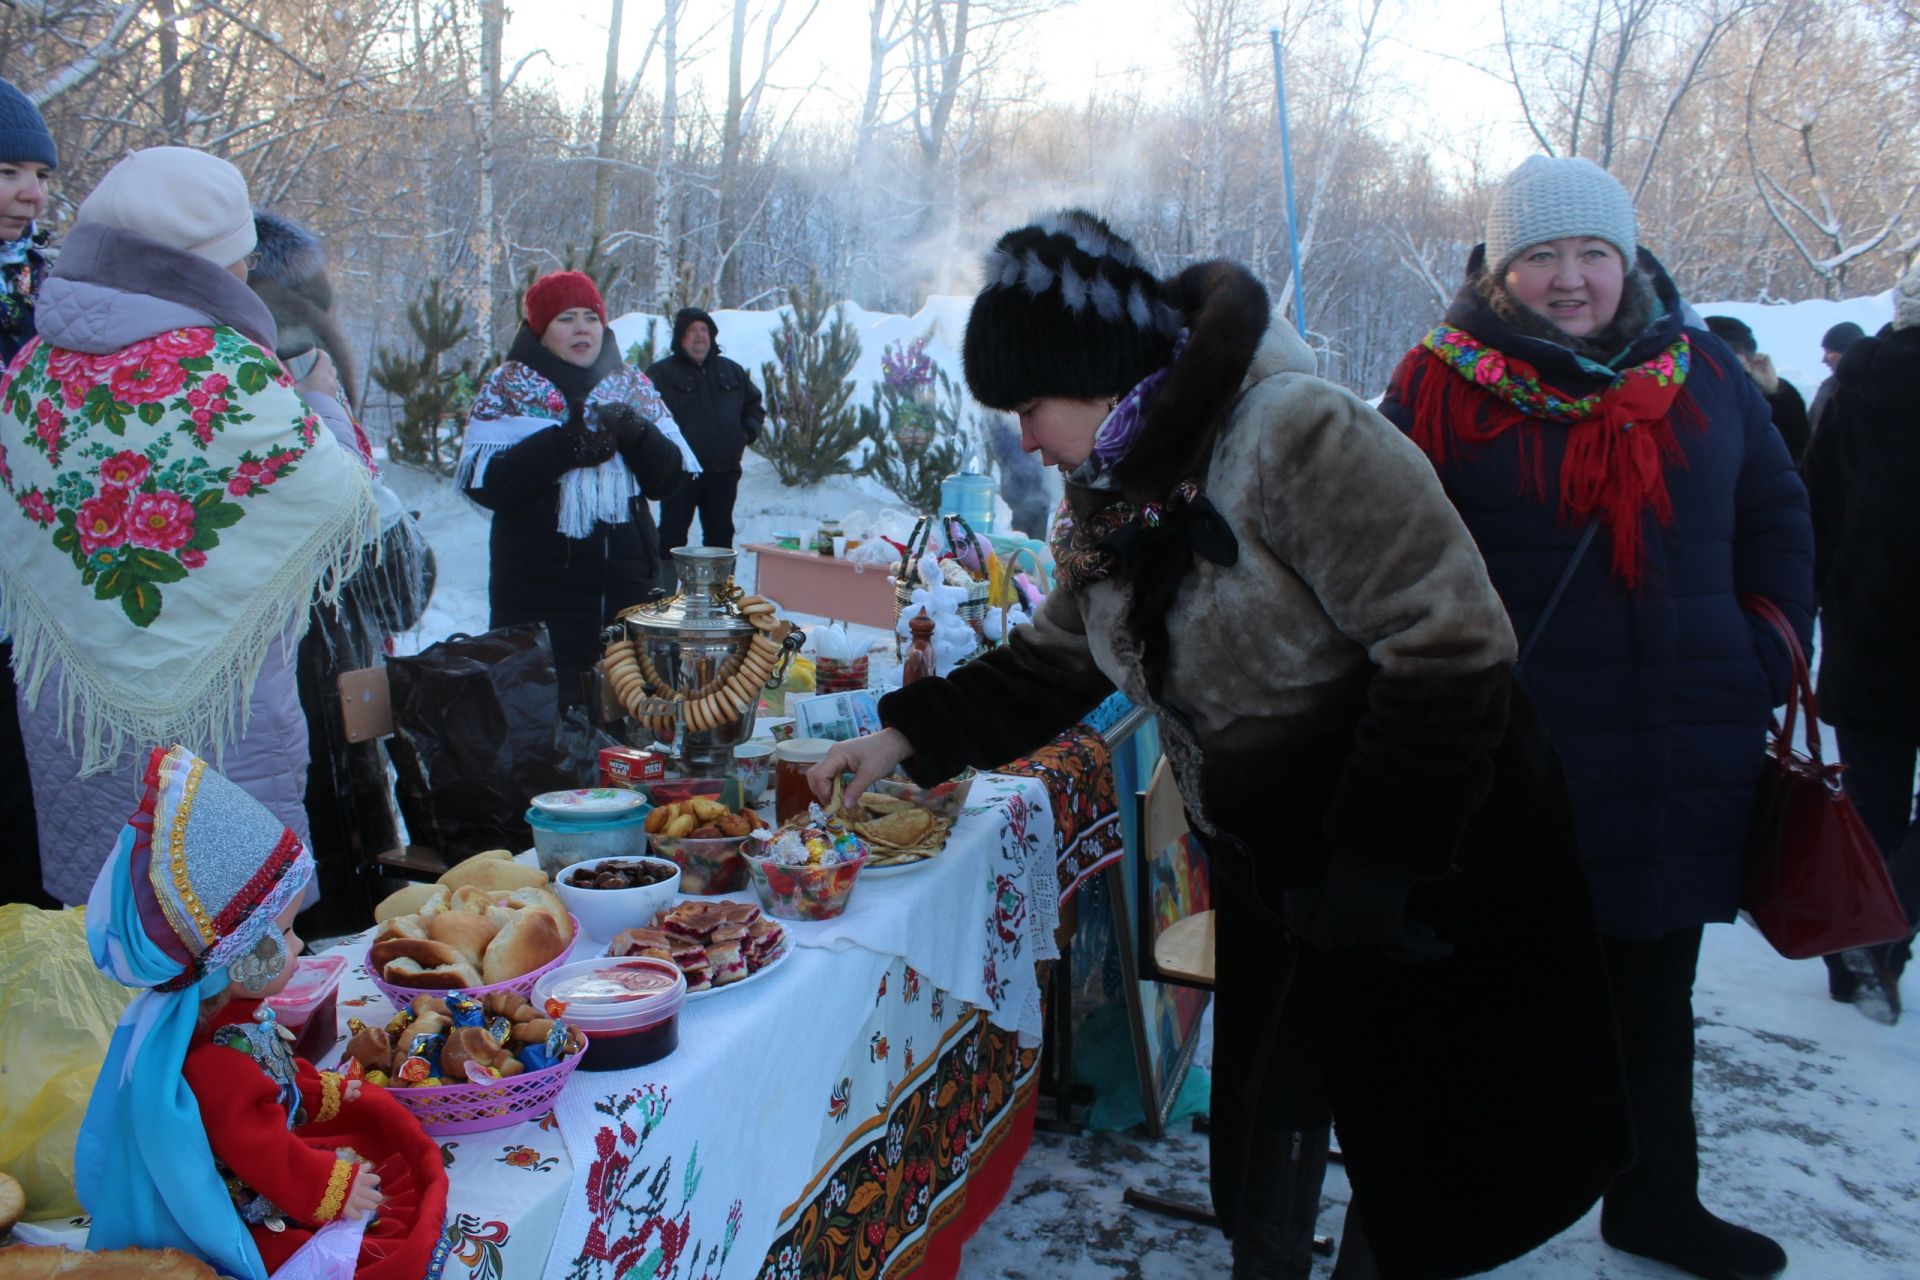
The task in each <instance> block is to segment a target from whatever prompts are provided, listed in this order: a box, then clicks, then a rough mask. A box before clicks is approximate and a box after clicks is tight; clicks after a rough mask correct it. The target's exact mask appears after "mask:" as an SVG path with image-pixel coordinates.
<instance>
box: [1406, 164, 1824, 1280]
mask: <svg viewBox="0 0 1920 1280" xmlns="http://www.w3.org/2000/svg"><path fill="white" fill-rule="evenodd" d="M1381 410H1382V412H1384V413H1385V414H1386V415H1387V417H1389V418H1390V419H1392V420H1393V421H1394V423H1395V424H1396V425H1398V426H1399V427H1400V428H1401V430H1403V431H1405V432H1406V433H1407V434H1408V435H1409V436H1410V437H1411V438H1412V439H1413V440H1414V442H1415V443H1416V444H1418V445H1419V446H1420V447H1421V448H1422V450H1424V451H1425V452H1426V454H1427V456H1428V457H1429V459H1431V460H1432V462H1433V464H1434V467H1435V469H1436V470H1437V471H1438V473H1439V475H1440V478H1441V481H1442V483H1443V484H1444V485H1445V487H1446V490H1447V493H1448V495H1449V496H1450V497H1451V498H1452V500H1453V502H1454V505H1455V506H1456V507H1457V508H1458V509H1459V511H1460V514H1461V516H1462V517H1463V518H1464V519H1465V520H1466V523H1467V527H1468V528H1469V529H1470V530H1471V531H1472V533H1473V536H1474V539H1475V541H1476V542H1477V543H1478V544H1479V547H1480V550H1481V554H1482V555H1484V556H1485V557H1486V561H1487V568H1488V572H1489V574H1490V576H1491V577H1492V579H1493V584H1494V587H1495V588H1496V589H1497V590H1498V591H1499V593H1500V596H1501V599H1502V600H1503V601H1504V602H1505V603H1506V606H1507V609H1508V612H1509V613H1510V614H1511V615H1512V618H1513V624H1514V630H1515V632H1516V634H1517V636H1518V638H1519V641H1520V644H1521V655H1522V656H1521V671H1520V679H1521V683H1522V684H1524V685H1525V686H1526V688H1527V691H1528V693H1529V694H1530V695H1531V697H1532V699H1533V701H1534V703H1535V705H1536V706H1537V707H1538V710H1539V714H1540V718H1541V721H1542V722H1543V723H1544V724H1545V726H1546V727H1547V729H1548V731H1549V732H1550V733H1551V734H1552V735H1553V737H1554V740H1555V743H1556V744H1557V745H1558V747H1559V749H1560V754H1561V758H1562V761H1563V763H1564V766H1565V769H1566V773H1567V781H1568V784H1569V787H1570V789H1571V792H1572V795H1573V801H1574V808H1575V814H1576V818H1577V822H1578V827H1579V838H1580V853H1581V859H1582V862H1583V863H1584V865H1585V867H1586V870H1587V875H1588V879H1589V882H1590V883H1591V885H1592V889H1593V895H1594V902H1595V906H1596V908H1597V909H1598V912H1599V919H1600V927H1601V931H1602V933H1603V934H1604V935H1605V940H1606V944H1607V959H1608V965H1609V970H1610V981H1611V983H1612V986H1613V991H1614V999H1615V1006H1616V1009H1617V1013H1618V1016H1619V1019H1620V1029H1621V1043H1622V1049H1623V1052H1624V1054H1625V1056H1626V1066H1627V1078H1628V1085H1629V1089H1630V1091H1631V1094H1632V1106H1633V1116H1634V1123H1635V1130H1636V1137H1637V1140H1638V1146H1639V1150H1640V1158H1639V1162H1638V1163H1637V1164H1636V1165H1635V1166H1634V1168H1632V1169H1631V1170H1629V1171H1628V1172H1627V1173H1625V1174H1623V1175H1621V1176H1620V1177H1619V1178H1618V1179H1616V1180H1615V1182H1614V1184H1613V1186H1612V1187H1611V1188H1609V1190H1608V1192H1607V1197H1606V1201H1605V1206H1604V1209H1603V1212H1602V1215H1601V1234H1602V1235H1603V1236H1604V1237H1605V1239H1606V1240H1607V1241H1608V1243H1610V1244H1612V1245H1614V1246H1615V1247H1617V1248H1621V1249H1624V1250H1626V1251H1628V1252H1631V1253H1637V1254H1642V1255H1645V1256H1648V1257H1653V1258H1657V1259H1659V1260H1661V1261H1664V1262H1668V1263H1671V1264H1673V1265H1675V1266H1677V1267H1679V1268H1681V1269H1682V1270H1684V1271H1688V1272H1691V1273H1692V1274H1694V1275H1699V1276H1729V1277H1730V1276H1750V1275H1770V1274H1773V1273H1774V1272H1777V1271H1779V1270H1781V1269H1783V1268H1784V1267H1785V1265H1786V1255H1785V1253H1784V1251H1782V1250H1781V1249H1780V1247H1779V1246H1778V1245H1777V1244H1775V1243H1774V1242H1773V1241H1772V1240H1770V1239H1768V1238H1767V1237H1766V1236H1764V1235H1761V1234H1760V1233H1758V1232H1755V1231H1750V1230H1747V1229H1746V1228H1743V1227H1738V1226H1735V1225H1733V1224H1731V1223H1728V1222H1724V1221H1722V1220H1721V1219H1719V1218H1717V1217H1715V1216H1714V1215H1713V1214H1712V1213H1710V1212H1708V1211H1707V1210H1706V1209H1705V1208H1704V1207H1703V1206H1702V1205H1701V1203H1700V1200H1699V1197H1698V1193H1697V1182H1698V1175H1699V1159H1698V1150H1697V1141H1696V1132H1695V1125H1694V1116H1693V1009H1692V994H1693V975H1694V969H1695V966H1696V964H1697V962H1698V959H1699V951H1700V938H1701V931H1702V926H1703V925H1705V924H1708V923H1711V922H1715V921H1730V920H1732V919H1733V918H1734V914H1735V910H1736V905H1737V898H1738V893H1739V883H1740V862H1741V855H1742V850H1743V848H1744V846H1745V843H1746V839H1747V830H1748V825H1749V822H1750V818H1751V813H1752V808H1753V802H1754V796H1755V791H1756V787H1757V784H1758V782H1759V779H1760V774H1761V767H1762V754H1763V750H1762V749H1763V745H1764V742H1765V735H1766V730H1767V721H1768V715H1769V712H1770V709H1771V708H1772V707H1774V706H1775V705H1776V704H1778V703H1780V702H1782V701H1784V699H1785V694H1786V688H1787V675H1788V659H1787V654H1786V651H1785V646H1784V645H1783V644H1782V643H1781V641H1780V640H1779V639H1778V637H1777V636H1776V635H1774V634H1773V633H1772V632H1771V631H1770V630H1769V629H1768V628H1766V627H1765V626H1764V625H1762V624H1760V623H1759V622H1758V621H1757V620H1756V619H1754V618H1753V617H1752V616H1751V615H1749V614H1747V613H1745V612H1744V611H1743V610H1742V608H1741V606H1740V600H1739V598H1740V596H1741V595H1743V594H1746V593H1755V594H1758V595H1761V596H1765V597H1767V598H1768V599H1771V600H1772V601H1773V602H1774V603H1775V604H1777V605H1778V606H1779V607H1780V608H1781V609H1782V610H1783V611H1785V613H1786V615H1787V617H1788V618H1789V619H1791V620H1792V622H1793V624H1794V625H1795V627H1796V628H1797V629H1799V631H1800V632H1801V639H1802V642H1803V643H1805V642H1806V641H1807V640H1808V639H1810V633H1811V627H1812V589H1813V581H1812V578H1813V537H1812V529H1811V525H1810V523H1809V520H1808V514H1807V495H1806V491H1805V489H1804V488H1803V487H1802V485H1801V483H1800V480H1799V477H1798V476H1797V475H1796V474H1795V472H1794V469H1793V464H1792V462H1791V460H1790V459H1789V458H1788V456H1787V450H1786V447H1785V445H1783V444H1782V443H1781V440H1780V437H1779V434H1778V433H1777V432H1775V431H1774V430H1773V427H1772V425H1771V421H1770V419H1769V416H1768V410H1767V404H1766V401H1765V400H1764V399H1762V398H1761V396H1760V393H1759V392H1758V391H1757V390H1756V389H1755V388H1754V386H1753V384H1752V382H1751V380H1750V379H1748V378H1747V376H1746V375H1745V374H1744V373H1743V372H1742V371H1741V368H1740V365H1739V363H1738V361H1737V360H1736V359H1735V358H1734V355H1733V353H1732V352H1731V351H1730V350H1729V349H1728V348H1727V347H1726V345H1725V344H1724V343H1722V342H1721V341H1720V340H1719V339H1718V338H1716V337H1714V336H1713V335H1712V334H1711V333H1709V332H1707V331H1706V330H1705V329H1704V328H1701V327H1697V326H1696V325H1693V324H1689V323H1687V319H1686V316H1685V310H1684V308H1683V305H1682V303H1681V301H1680V296H1679V294H1678V292H1677V291H1676V289H1675V288H1674V285H1673V282H1672V281H1671V280H1670V279H1669V278H1668V277H1667V274H1666V272H1665V271H1664V270H1663V269H1662V268H1661V266H1660V264H1659V263H1658V262H1657V261H1656V260H1655V259H1654V257H1653V255H1651V254H1650V253H1648V252H1647V251H1646V250H1644V249H1641V248H1640V247H1639V244H1638V229H1637V226H1636V223H1635V218H1634V212H1633V206H1632V201H1631V199H1630V197H1629V196H1628V195H1627V192H1626V190H1625V188H1623V187H1622V186H1621V185H1620V184H1619V183H1618V182H1617V181H1615V180H1614V178H1613V177H1612V176H1611V175H1609V174H1608V173H1606V172H1605V171H1604V170H1602V169H1600V168H1599V167H1598V166H1596V165H1594V164H1592V163H1591V162H1589V161H1586V160H1581V159H1566V158H1549V157H1545V156H1536V157H1533V158H1532V159H1530V160H1528V161H1527V162H1526V163H1525V164H1523V165H1521V166H1520V168H1519V169H1517V170H1516V171H1515V172H1514V173H1513V174H1512V175H1511V176H1510V177H1509V178H1508V179H1507V181H1506V183H1505V184H1504V185H1503V186H1502V187H1501V189H1500V190H1499V191H1498V192H1497V193H1496V196H1495V199H1494V203H1493V206H1492V208H1491V210H1490V212H1489V215H1488V225H1487V236H1486V243H1485V244H1484V245H1482V246H1479V247H1476V248H1475V250H1474V251H1473V253H1472V255H1471V257H1470V258H1469V260H1468V263H1467V278H1466V281H1465V283H1464V284H1463V285H1462V287H1461V289H1460V292H1459V294H1458V296H1457V297H1456V298H1455V300H1454V302H1453V304H1452V306H1451V307H1450V308H1449V309H1448V311H1447V314H1446V319H1445V322H1444V323H1442V324H1441V325H1439V326H1437V327H1436V328H1435V329H1434V330H1433V331H1432V332H1430V333H1429V334H1428V335H1427V336H1426V337H1425V338H1423V339H1422V340H1421V343H1420V344H1419V345H1418V346H1416V347H1415V348H1414V349H1413V351H1411V352H1410V353H1409V354H1408V355H1407V356H1406V358H1405V359H1404V360H1403V361H1402V362H1401V364H1400V367H1399V369H1398V370H1397V371H1396V372H1395V374H1394V377H1393V381H1392V384H1391V386H1390V388H1389V390H1388V392H1387V396H1386V399H1385V400H1384V402H1383V403H1382V405H1381ZM1563 579H1564V581H1565V592H1564V595H1563V596H1562V598H1561V599H1560V602H1559V604H1558V606H1557V607H1556V608H1555V609H1554V611H1553V612H1552V614H1551V616H1550V617H1549V618H1546V619H1545V620H1544V622H1543V613H1544V612H1545V610H1546V606H1547V603H1548V601H1549V599H1550V598H1551V597H1552V596H1553V595H1554V593H1555V590H1556V587H1558V586H1559V585H1560V584H1561V583H1562V581H1563Z"/></svg>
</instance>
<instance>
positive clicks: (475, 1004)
mask: <svg viewBox="0 0 1920 1280" xmlns="http://www.w3.org/2000/svg"><path fill="white" fill-rule="evenodd" d="M447 1015H448V1016H449V1017H451V1018H452V1019H453V1025H454V1026H456V1027H478V1026H482V1025H484V1024H485V1021H486V1011H485V1010H483V1009H482V1008H481V1007H480V1002H479V1001H478V1000H476V999H474V998H473V997H472V996H470V995H466V994H464V993H461V992H456V993H455V994H453V995H450V996H448V997H447Z"/></svg>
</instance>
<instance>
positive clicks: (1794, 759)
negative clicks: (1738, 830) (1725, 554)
mask: <svg viewBox="0 0 1920 1280" xmlns="http://www.w3.org/2000/svg"><path fill="white" fill-rule="evenodd" d="M1740 603H1741V605H1742V606H1743V607H1744V608H1745V609H1746V610H1747V611H1748V612H1750V613H1753V614H1755V615H1757V616H1758V617H1760V618H1761V619H1763V620H1764V621H1766V622H1767V623H1769V624H1771V625H1772V627H1773V629H1774V630H1775V631H1778V632H1779V633H1780V638H1781V640H1783V641H1784V642H1785V643H1786V646H1787V649H1788V651H1789V652H1790V653H1791V654H1792V655H1793V687H1792V689H1791V690H1790V691H1789V692H1788V694H1787V719H1786V723H1785V724H1784V725H1781V724H1778V723H1776V724H1775V725H1774V733H1773V740H1772V742H1771V743H1769V744H1768V748H1767V771H1766V775H1765V777H1763V778H1762V779H1761V782H1760V794H1759V798H1758V800H1757V802H1756V804H1755V807H1754V813H1753V829H1752V831H1751V832H1750V833H1749V835H1748V837H1747V860H1746V866H1745V869H1744V872H1743V874H1742V877H1741V885H1740V910H1741V912H1742V913H1743V914H1744V915H1745V916H1746V917H1747V919H1748V920H1749V921H1751V922H1752V924H1753V926H1754V927H1755V928H1756V929H1758V930H1760V932H1761V934H1762V935H1763V936H1764V937H1765V938H1766V940H1767V941H1768V942H1770V943H1772V944H1773V949H1774V950H1775V951H1778V952H1779V953H1780V954H1781V955H1783V956H1785V957H1787V958H1788V959H1789V960H1808V959H1811V958H1812V957H1814V956H1824V955H1830V954H1832V953H1833V952H1836V951H1850V950H1852V949H1853V948H1855V947H1872V946H1878V945H1879V944H1881V943H1884V942H1893V941H1895V940H1897V939H1900V938H1905V937H1906V936H1907V935H1908V934H1909V933H1911V932H1912V928H1911V926H1910V925H1908V923H1907V917H1906V914H1905V913H1904V912H1902V911H1901V909H1900V900H1899V898H1897V897H1895V896H1894V892H1893V881H1892V880H1890V879H1889V878H1888V876H1887V863H1886V859H1885V858H1884V857H1882V856H1881V853H1880V848H1879V846H1878V845H1876V844H1875V843H1874V841H1873V836H1872V835H1871V834H1869V833H1868V831H1867V825H1866V823H1864V822H1862V821H1861V820H1860V815H1859V813H1858V812H1856V811H1855V809H1854V807H1853V801H1852V800H1850V799H1848V798H1847V790H1846V785H1845V784H1844V783H1843V782H1842V780H1841V773H1842V772H1843V771H1844V770H1845V769H1846V765H1844V764H1840V763H1835V764H1828V763H1826V762H1825V761H1824V760H1823V759H1822V758H1821V755H1820V727H1819V724H1818V720H1819V715H1820V713H1819V707H1818V705H1817V704H1816V703H1815V702H1814V698H1813V680H1812V678H1811V677H1810V676H1809V675H1808V673H1807V656H1806V654H1805V653H1804V652H1802V651H1801V648H1800V638H1799V637H1798V636H1796V635H1794V633H1793V628H1792V627H1791V626H1789V625H1788V624H1787V619H1786V616H1785V615H1784V614H1782V613H1781V612H1780V609H1779V607H1778V606H1776V605H1775V604H1774V603H1773V601H1771V600H1768V599H1766V598H1765V597H1763V596H1756V595H1746V596H1741V597H1740ZM1796 723H1799V724H1801V725H1802V726H1803V728H1804V731H1805V738H1806V751H1805V752H1804V753H1802V752H1799V751H1795V750H1794V749H1793V731H1794V726H1795V724H1796Z"/></svg>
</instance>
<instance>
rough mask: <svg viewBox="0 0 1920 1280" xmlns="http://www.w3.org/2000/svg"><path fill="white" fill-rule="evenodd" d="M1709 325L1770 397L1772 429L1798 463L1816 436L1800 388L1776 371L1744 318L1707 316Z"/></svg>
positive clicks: (1754, 383) (1771, 360)
mask: <svg viewBox="0 0 1920 1280" xmlns="http://www.w3.org/2000/svg"><path fill="white" fill-rule="evenodd" d="M1707 328H1709V329H1711V330H1712V331H1713V332H1714V334H1715V336H1717V337H1718V338H1719V339H1720V340H1721V341H1722V342H1724V343H1726V344H1727V345H1728V346H1729V347H1732V348H1733V354H1734V355H1735V356H1737V357H1738V358H1739V360H1740V367H1741V368H1742V369H1745V370H1746V371H1747V376H1748V377H1749V378H1752V379H1753V385H1754V386H1756V387H1758V388H1760V394H1761V395H1763V396H1765V397H1766V398H1767V408H1768V409H1769V410H1770V411H1771V412H1772V414H1773V429H1774V430H1775V431H1778V432H1779V433H1780V438H1781V439H1782V440H1785V441H1786V442H1787V454H1788V456H1789V457H1791V458H1792V459H1793V460H1794V462H1795V463H1796V464H1797V463H1798V462H1799V461H1800V459H1801V457H1802V456H1803V455H1804V454H1805V453H1806V451H1807V440H1808V439H1809V438H1810V437H1811V436H1812V435H1813V427H1812V426H1811V424H1810V423H1809V422H1808V419H1807V402H1806V401H1805V400H1804V399H1802V398H1801V396H1800V391H1799V388H1797V387H1795V386H1794V385H1793V384H1792V383H1791V382H1788V381H1787V380H1786V379H1785V378H1783V377H1781V376H1780V375H1779V374H1778V373H1776V372H1775V371H1774V368H1773V357H1772V356H1769V355H1767V354H1765V353H1764V352H1762V351H1761V350H1760V344H1759V342H1757V341H1756V340H1755V339H1754V336H1753V330H1752V329H1750V328H1748V327H1747V324H1746V322H1745V321H1743V320H1735V319H1734V318H1733V317H1732V316H1708V317H1707Z"/></svg>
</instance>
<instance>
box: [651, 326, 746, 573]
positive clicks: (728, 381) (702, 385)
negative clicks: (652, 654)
mask: <svg viewBox="0 0 1920 1280" xmlns="http://www.w3.org/2000/svg"><path fill="white" fill-rule="evenodd" d="M719 337H720V326H719V325H717V324H715V323H714V321H713V317H712V316H710V315H708V314H707V313H706V312H705V311H702V310H701V309H700V308H699V307H682V308H681V309H680V311H679V313H678V314H677V315H675V316H674V317H673V344H672V347H671V350H670V353H669V354H668V355H667V356H666V357H665V358H663V359H660V360H656V361H654V362H653V364H652V365H651V366H649V367H648V369H647V377H648V378H649V379H651V380H652V382H653V385H654V386H655V387H656V388H658V389H659V392H660V397H661V399H663V400H665V401H666V402H667V409H668V410H669V411H670V412H671V413H672V414H673V420H674V421H675V422H677V423H679V424H680V430H681V431H683V432H685V433H686V437H687V443H688V444H690V445H692V446H693V452H694V456H695V457H697V458H699V459H700V475H699V477H698V478H697V479H695V480H694V482H693V483H692V484H690V485H688V486H687V487H686V488H685V489H683V490H681V491H680V493H679V495H678V496H676V497H674V498H672V499H669V500H668V501H666V502H663V503H661V504H660V536H661V541H662V545H663V546H665V547H666V549H667V550H668V551H672V550H673V549H674V548H675V547H678V546H683V545H685V543H686V538H687V534H688V533H689V532H690V531H691V530H692V528H693V517H694V514H695V512H696V511H697V512H698V513H699V516H700V539H701V545H703V546H709V547H731V546H732V545H733V503H734V499H735V497H736V496H737V495H738V494H739V491H740V460H741V458H742V457H744V456H745V454H746V451H747V446H748V445H749V444H751V443H753V442H754V441H755V440H757V439H759V437H760V424H761V423H763V422H765V421H766V419H767V411H766V409H764V408H763V407H762V406H761V404H760V390H759V388H758V387H755V386H754V385H753V379H752V378H750V377H748V376H747V371H746V370H745V369H743V368H742V367H741V366H740V365H739V364H737V363H735V362H734V361H732V360H729V359H727V358H726V357H725V356H723V355H721V354H720V344H719V342H718V341H717V340H718V338H719Z"/></svg>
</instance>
